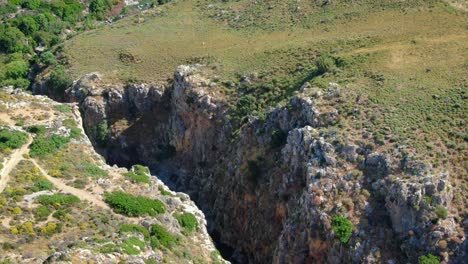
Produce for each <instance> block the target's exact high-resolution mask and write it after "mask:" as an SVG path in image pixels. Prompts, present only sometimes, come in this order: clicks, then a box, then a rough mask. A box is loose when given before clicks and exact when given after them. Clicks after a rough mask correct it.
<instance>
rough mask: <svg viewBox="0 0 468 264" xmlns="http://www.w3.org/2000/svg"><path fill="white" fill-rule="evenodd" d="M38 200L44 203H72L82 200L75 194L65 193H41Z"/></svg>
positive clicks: (55, 204) (56, 204)
mask: <svg viewBox="0 0 468 264" xmlns="http://www.w3.org/2000/svg"><path fill="white" fill-rule="evenodd" d="M37 201H38V202H39V203H40V204H42V205H54V206H60V205H70V204H74V203H79V202H80V201H81V200H80V199H79V198H78V197H76V196H74V195H71V194H70V195H64V194H53V195H41V196H39V197H38V198H37Z"/></svg>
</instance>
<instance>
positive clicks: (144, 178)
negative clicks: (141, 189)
mask: <svg viewBox="0 0 468 264" xmlns="http://www.w3.org/2000/svg"><path fill="white" fill-rule="evenodd" d="M149 173H150V172H149V169H148V168H146V167H144V166H142V165H135V166H133V171H129V172H127V173H125V174H124V175H125V176H126V177H128V178H130V179H131V181H132V182H134V183H149V181H150V177H149Z"/></svg>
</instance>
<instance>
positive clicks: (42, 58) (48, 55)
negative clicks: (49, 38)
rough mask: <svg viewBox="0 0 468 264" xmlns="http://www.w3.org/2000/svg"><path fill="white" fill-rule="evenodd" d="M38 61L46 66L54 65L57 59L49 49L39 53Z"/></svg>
mask: <svg viewBox="0 0 468 264" xmlns="http://www.w3.org/2000/svg"><path fill="white" fill-rule="evenodd" d="M39 62H41V63H42V64H44V65H46V66H50V65H55V64H56V63H57V59H56V58H55V56H54V54H53V53H52V52H50V51H46V52H44V53H41V55H39Z"/></svg>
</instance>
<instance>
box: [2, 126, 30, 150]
mask: <svg viewBox="0 0 468 264" xmlns="http://www.w3.org/2000/svg"><path fill="white" fill-rule="evenodd" d="M27 140H28V135H27V134H26V133H24V132H20V131H13V130H8V129H0V150H4V149H6V148H9V149H17V148H20V147H21V146H23V145H24V144H25V143H26V142H27Z"/></svg>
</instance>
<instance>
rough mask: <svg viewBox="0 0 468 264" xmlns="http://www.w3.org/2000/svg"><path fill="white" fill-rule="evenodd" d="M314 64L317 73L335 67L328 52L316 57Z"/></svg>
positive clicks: (322, 72) (325, 71) (333, 60)
mask: <svg viewBox="0 0 468 264" xmlns="http://www.w3.org/2000/svg"><path fill="white" fill-rule="evenodd" d="M315 66H316V67H317V72H318V73H319V74H324V73H327V72H330V71H332V70H333V69H335V68H336V65H335V59H333V58H332V57H331V56H330V55H328V54H322V55H320V57H318V58H317V59H316V61H315Z"/></svg>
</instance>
